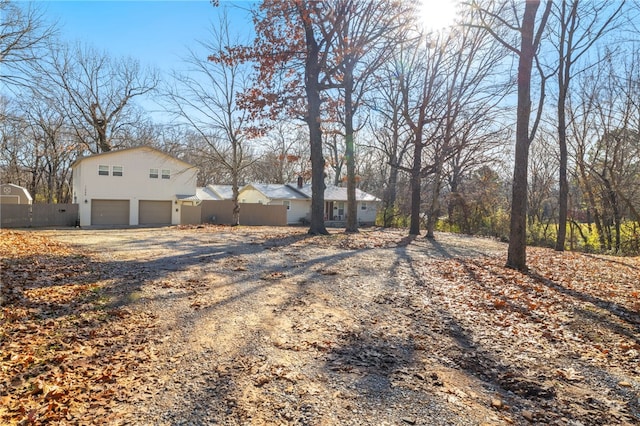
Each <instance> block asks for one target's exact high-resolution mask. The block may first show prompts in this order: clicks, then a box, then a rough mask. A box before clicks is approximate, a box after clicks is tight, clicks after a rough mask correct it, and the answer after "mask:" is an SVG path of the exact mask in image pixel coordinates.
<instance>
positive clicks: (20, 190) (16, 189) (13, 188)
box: [0, 183, 33, 201]
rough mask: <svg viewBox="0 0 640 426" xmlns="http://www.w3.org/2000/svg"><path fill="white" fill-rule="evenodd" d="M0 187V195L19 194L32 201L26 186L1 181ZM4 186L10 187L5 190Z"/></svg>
mask: <svg viewBox="0 0 640 426" xmlns="http://www.w3.org/2000/svg"><path fill="white" fill-rule="evenodd" d="M0 188H2V189H0V195H2V196H5V195H17V194H21V195H23V196H24V197H25V198H26V199H27V200H28V201H33V197H31V194H30V193H29V190H28V189H27V188H25V187H24V186H19V185H15V184H13V183H3V184H2V185H0ZM5 188H10V189H9V190H5Z"/></svg>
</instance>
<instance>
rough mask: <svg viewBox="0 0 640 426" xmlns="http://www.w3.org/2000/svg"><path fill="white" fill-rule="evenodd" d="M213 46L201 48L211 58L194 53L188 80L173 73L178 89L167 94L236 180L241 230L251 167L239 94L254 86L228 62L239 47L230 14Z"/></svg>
mask: <svg viewBox="0 0 640 426" xmlns="http://www.w3.org/2000/svg"><path fill="white" fill-rule="evenodd" d="M210 32H211V35H210V37H211V38H210V41H206V42H200V46H201V47H202V48H203V50H205V51H207V52H209V56H208V58H207V57H201V56H199V55H198V53H196V52H194V51H192V52H191V54H190V57H189V58H187V62H188V64H189V65H190V66H191V70H190V72H189V73H188V74H184V73H183V74H179V73H174V75H173V78H174V80H175V84H174V85H173V86H172V87H169V88H168V89H167V92H166V95H165V96H166V99H167V100H168V104H169V105H168V106H169V109H170V111H171V112H172V113H173V114H174V115H175V116H176V117H177V118H180V119H182V120H184V121H185V122H186V123H187V124H188V125H189V126H190V127H191V128H192V129H193V130H194V131H195V132H196V133H198V135H199V136H200V137H201V138H202V140H203V141H204V142H205V143H206V148H207V150H206V151H204V153H205V154H206V153H207V151H208V152H209V153H210V154H211V155H212V156H213V157H214V159H215V160H216V161H217V162H218V163H219V164H221V165H222V166H223V167H224V169H225V170H226V171H227V172H228V174H229V176H230V177H231V186H232V191H233V221H234V224H235V225H239V224H240V203H239V201H238V193H239V186H240V180H241V175H242V173H243V172H244V171H245V169H247V168H248V167H249V166H250V165H251V163H252V161H253V160H252V158H251V155H250V147H249V145H248V141H249V138H248V131H249V127H250V123H251V121H250V117H249V112H248V111H246V110H244V109H242V108H240V106H239V102H238V93H239V92H242V91H244V90H246V89H247V88H248V87H249V86H248V84H249V82H248V68H247V66H246V65H244V64H241V63H236V62H230V61H226V60H224V58H223V55H224V51H225V49H226V48H227V47H228V46H232V45H237V44H238V40H237V39H235V38H234V35H233V34H232V33H231V25H230V23H229V20H228V17H227V15H226V13H223V14H221V15H220V22H219V25H217V26H213V27H212V28H211V31H210Z"/></svg>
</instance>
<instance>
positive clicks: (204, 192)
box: [196, 185, 233, 200]
mask: <svg viewBox="0 0 640 426" xmlns="http://www.w3.org/2000/svg"><path fill="white" fill-rule="evenodd" d="M196 195H197V196H198V198H200V199H201V200H232V199H233V188H232V186H231V185H207V186H203V187H198V188H196Z"/></svg>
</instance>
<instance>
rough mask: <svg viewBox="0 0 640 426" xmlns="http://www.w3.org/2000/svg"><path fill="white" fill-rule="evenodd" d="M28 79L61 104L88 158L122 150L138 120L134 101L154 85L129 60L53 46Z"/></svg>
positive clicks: (149, 74)
mask: <svg viewBox="0 0 640 426" xmlns="http://www.w3.org/2000/svg"><path fill="white" fill-rule="evenodd" d="M32 79H33V81H34V83H35V84H37V85H38V87H40V89H41V91H42V93H43V94H44V95H45V96H47V97H49V98H51V99H56V100H58V102H61V106H62V107H63V108H64V110H65V114H66V115H67V116H68V118H69V120H70V123H71V125H72V127H73V129H74V131H75V134H76V136H77V138H78V139H79V140H80V141H82V143H83V144H84V145H85V146H86V149H88V150H89V151H90V152H93V153H99V152H106V151H110V150H112V149H114V148H119V147H121V146H126V145H127V143H128V141H126V140H124V136H125V130H126V129H131V128H133V127H136V126H138V125H139V123H140V122H142V121H143V120H142V116H141V114H140V111H139V110H138V109H136V107H135V105H134V104H133V101H134V99H135V98H137V97H140V96H143V95H145V94H148V93H150V92H151V91H153V90H154V89H155V88H156V85H157V83H158V77H157V75H156V74H155V72H153V71H149V70H143V69H141V68H140V64H139V62H138V61H136V60H134V59H131V58H121V59H113V58H111V57H110V56H109V55H108V54H106V53H100V52H98V51H97V50H95V49H93V48H89V47H82V46H80V45H76V46H75V47H69V46H66V45H63V46H56V45H54V44H51V45H50V50H49V56H48V58H47V61H46V63H42V64H39V65H38V66H37V67H36V69H35V73H34V74H33V76H32Z"/></svg>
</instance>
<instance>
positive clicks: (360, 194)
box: [289, 184, 380, 201]
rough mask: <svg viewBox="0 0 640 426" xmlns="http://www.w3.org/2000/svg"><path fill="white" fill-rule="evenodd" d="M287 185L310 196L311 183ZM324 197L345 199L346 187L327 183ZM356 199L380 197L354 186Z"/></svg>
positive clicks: (368, 199) (327, 199) (371, 199)
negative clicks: (299, 186) (300, 186)
mask: <svg viewBox="0 0 640 426" xmlns="http://www.w3.org/2000/svg"><path fill="white" fill-rule="evenodd" d="M289 186H293V187H294V188H296V189H297V190H298V191H300V192H302V193H304V194H305V195H307V196H308V197H309V198H311V184H305V185H303V186H302V188H298V187H297V186H296V185H295V184H291V185H289ZM324 199H325V201H347V188H344V187H341V186H334V185H327V187H326V189H325V190H324ZM356 201H380V199H379V198H377V197H375V196H374V195H371V194H369V193H367V192H364V191H361V190H359V189H358V188H356Z"/></svg>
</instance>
